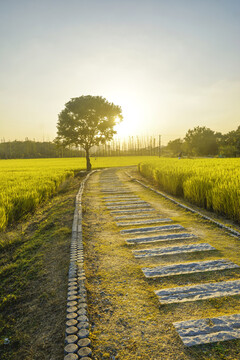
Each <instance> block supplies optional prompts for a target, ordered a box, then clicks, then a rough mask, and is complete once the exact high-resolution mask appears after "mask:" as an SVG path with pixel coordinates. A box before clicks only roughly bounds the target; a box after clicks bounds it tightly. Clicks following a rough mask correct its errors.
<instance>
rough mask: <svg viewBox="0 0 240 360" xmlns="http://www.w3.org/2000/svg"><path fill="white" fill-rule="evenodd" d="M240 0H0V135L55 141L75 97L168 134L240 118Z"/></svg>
mask: <svg viewBox="0 0 240 360" xmlns="http://www.w3.org/2000/svg"><path fill="white" fill-rule="evenodd" d="M239 18H240V0H148V1H146V0H145V1H142V0H121V1H120V0H85V1H84V0H68V1H66V0H47V1H46V0H38V1H36V0H21V1H19V0H8V1H7V0H0V44H1V46H0V139H5V141H8V140H15V139H17V140H24V139H25V138H29V139H35V140H40V141H42V140H53V139H54V137H55V136H56V125H57V121H58V114H59V113H60V112H61V111H62V110H63V109H64V105H65V103H67V102H68V101H69V100H70V99H71V98H74V97H78V96H81V95H93V96H95V95H98V96H103V97H104V98H106V99H107V100H108V101H110V102H113V103H114V104H116V105H120V106H121V107H122V113H123V116H124V120H123V122H122V123H121V124H120V125H119V126H118V135H119V136H125V137H127V136H133V135H149V136H152V135H156V136H157V135H161V136H162V143H163V144H165V145H166V144H167V142H168V141H169V140H173V139H176V138H179V137H180V138H183V137H184V136H185V134H186V132H187V131H188V129H193V128H194V127H195V126H206V127H209V128H211V129H212V130H214V131H220V132H222V133H227V132H228V131H231V130H234V129H236V128H237V127H238V126H239V125H240V21H239Z"/></svg>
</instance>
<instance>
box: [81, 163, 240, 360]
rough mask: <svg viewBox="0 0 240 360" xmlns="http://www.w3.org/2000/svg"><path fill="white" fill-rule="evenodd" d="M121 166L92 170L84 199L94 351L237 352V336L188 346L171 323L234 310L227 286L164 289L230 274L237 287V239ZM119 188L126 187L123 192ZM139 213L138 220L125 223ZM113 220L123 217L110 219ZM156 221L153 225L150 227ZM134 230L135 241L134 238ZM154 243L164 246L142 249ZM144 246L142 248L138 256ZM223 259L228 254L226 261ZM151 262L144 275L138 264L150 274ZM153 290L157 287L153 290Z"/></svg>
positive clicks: (151, 354) (109, 354) (141, 354)
mask: <svg viewBox="0 0 240 360" xmlns="http://www.w3.org/2000/svg"><path fill="white" fill-rule="evenodd" d="M124 171H125V170H124V169H119V170H118V169H117V170H114V169H111V170H105V171H101V172H99V173H96V174H94V175H93V176H92V177H91V178H90V180H89V182H88V184H87V187H86V190H85V196H84V199H83V206H84V223H83V225H84V226H83V236H84V245H85V256H86V278H87V282H86V287H87V291H88V306H89V318H90V322H91V341H92V348H93V354H94V356H93V357H94V359H163V360H164V359H167V360H173V359H174V360H175V359H179V360H180V359H181V360H184V359H238V358H239V354H240V341H239V340H231V341H225V342H217V343H211V344H205V345H198V346H193V347H187V346H185V345H184V344H183V342H182V340H181V338H180V336H179V334H178V332H177V331H176V328H175V327H174V325H173V323H175V322H182V321H187V320H195V319H202V318H215V317H220V316H225V315H231V314H237V313H239V312H240V305H239V298H240V296H239V295H234V296H232V293H231V291H232V287H231V289H230V290H229V289H228V291H227V292H226V293H225V296H222V294H220V295H221V296H218V295H217V294H216V293H215V295H214V296H209V297H207V298H204V299H202V300H197V299H196V298H192V299H190V300H191V301H186V299H185V298H184V297H183V298H182V300H180V295H179V294H178V295H177V298H175V300H174V301H172V300H171V301H169V291H170V288H173V289H175V288H178V287H184V286H188V287H189V286H193V285H196V286H201V285H202V286H205V285H204V284H207V285H209V284H210V283H211V284H213V285H214V284H219V283H224V284H225V282H229V283H228V284H227V285H229V284H230V282H233V285H234V286H235V285H237V288H239V285H238V284H239V283H238V282H236V281H239V278H240V276H239V275H240V271H239V268H236V267H235V266H236V265H240V261H239V239H238V238H236V237H233V236H230V235H229V234H227V233H226V232H224V231H223V230H221V229H219V228H217V227H216V226H214V225H212V224H210V223H209V222H207V221H205V220H203V219H201V218H200V217H199V216H196V215H194V214H190V213H189V212H186V211H184V210H183V209H179V208H178V207H177V206H176V205H174V204H172V203H170V202H169V201H167V200H166V199H163V198H161V197H160V196H158V195H156V194H154V193H153V192H151V191H149V190H147V189H144V188H143V187H141V186H140V185H138V184H136V183H134V182H132V181H131V180H130V179H129V177H127V176H126V174H125V172H124ZM131 172H132V173H134V170H131ZM111 189H112V190H111ZM126 189H127V190H128V191H130V192H128V193H126V192H125V191H126ZM133 196H134V197H135V198H134V197H133ZM131 197H132V198H131ZM139 201H141V202H139ZM142 201H145V202H146V203H147V204H144V203H142ZM130 204H131V205H130ZM143 209H145V210H143ZM133 217H134V218H133ZM151 219H155V220H156V221H155V223H154V222H151ZM143 220H144V221H145V224H144V223H142V224H141V223H138V224H135V223H131V224H129V225H126V222H129V223H130V222H132V221H138V222H143ZM146 220H147V223H146ZM161 220H163V221H162V222H161ZM169 220H171V221H169ZM119 222H121V223H123V222H125V223H123V224H121V225H120V226H117V223H119ZM176 225H177V226H179V228H177V227H176ZM155 226H157V227H158V228H156V229H155V231H153V227H155ZM161 226H165V228H161ZM181 227H183V228H181ZM142 228H143V229H142ZM149 228H151V229H149ZM129 229H131V231H129ZM136 229H138V231H136ZM139 229H142V230H139ZM163 229H164V231H163ZM181 234H185V235H184V236H182V237H181ZM186 234H188V235H186ZM169 235H170V236H169ZM150 237H152V238H154V239H153V240H154V242H153V240H151V239H150ZM156 237H158V239H156ZM139 238H140V241H139V240H136V239H139ZM143 238H144V239H145V240H142V239H143ZM149 239H150V240H149ZM205 244H207V245H208V246H207V245H205ZM190 245H191V246H192V248H193V249H194V246H195V247H196V246H199V245H200V249H198V251H196V249H195V251H193V250H191V252H190V250H189V246H190ZM170 246H172V247H175V250H174V251H175V253H174V251H173V250H172V248H171V249H170V250H171V251H172V252H173V253H171V254H167V253H166V252H167V251H170V250H169V247H170ZM183 246H184V248H181V247H183ZM156 248H157V249H158V250H157V251H160V252H164V251H165V254H160V255H159V254H158V256H149V250H150V249H154V250H153V251H156ZM212 248H214V249H212ZM179 249H180V250H179ZM133 250H134V251H136V252H135V253H134V252H133ZM139 250H145V252H144V253H143V252H137V251H139ZM200 250H202V251H200ZM150 251H152V250H150ZM134 254H135V256H134ZM143 254H145V255H146V254H147V256H144V257H140V256H141V255H143ZM155 255H156V254H155ZM226 259H227V260H228V261H230V262H227V263H226ZM215 260H221V261H220V262H216V261H215ZM222 260H223V261H224V264H223V263H222ZM199 261H204V262H205V263H204V267H205V270H203V268H201V267H200V270H199V269H198V267H199ZM213 261H215V262H213ZM206 262H207V263H206ZM209 262H210V263H209ZM185 263H188V266H187V267H186V266H185V265H186V264H185ZM193 263H194V264H195V265H194V264H193ZM196 263H197V265H196ZM175 264H177V265H179V264H184V267H185V268H184V269H181V271H180V270H179V267H178V266H176V265H175ZM189 264H190V270H189ZM229 264H230V265H229ZM232 264H233V265H232ZM201 266H203V264H202V263H201ZM155 267H160V269H157V276H156V269H154V277H146V276H144V272H143V271H142V269H144V268H147V269H150V271H149V270H147V271H145V274H147V276H149V274H150V276H151V275H152V270H153V268H155ZM163 267H165V268H163ZM206 267H207V268H206ZM211 267H212V268H211ZM219 267H220V268H219ZM197 269H198V270H197ZM159 271H160V272H159ZM161 272H162V273H161ZM164 272H165V274H164ZM159 274H160V275H159ZM166 274H167V275H168V276H166ZM233 285H232V286H233ZM234 286H233V287H234ZM166 289H167V290H166ZM188 289H189V288H188ZM163 290H164V291H165V292H166V291H167V295H166V294H165V293H163ZM238 290H239V289H237V292H236V293H238V294H239V292H238ZM155 291H156V292H157V291H160V292H159V293H157V295H158V296H157V295H156V293H155ZM165 295H166V296H165ZM170 295H171V294H170ZM216 295H217V296H216ZM164 299H165V300H164ZM166 299H167V301H166ZM176 299H177V300H176Z"/></svg>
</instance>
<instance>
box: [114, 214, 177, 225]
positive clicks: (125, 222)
mask: <svg viewBox="0 0 240 360" xmlns="http://www.w3.org/2000/svg"><path fill="white" fill-rule="evenodd" d="M145 218H146V216H145ZM171 221H172V220H171V219H168V218H166V219H164V218H159V219H147V220H136V221H124V222H117V223H116V225H117V226H136V225H146V224H158V223H163V222H171Z"/></svg>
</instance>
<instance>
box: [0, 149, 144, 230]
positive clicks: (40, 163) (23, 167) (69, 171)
mask: <svg viewBox="0 0 240 360" xmlns="http://www.w3.org/2000/svg"><path fill="white" fill-rule="evenodd" d="M143 158H144V159H149V158H148V157H140V156H139V157H137V156H136V157H102V158H92V159H91V162H92V166H93V169H94V168H95V169H96V168H103V167H112V166H128V165H137V164H138V163H139V162H140V161H141V160H142V159H143ZM85 163H86V160H85V158H63V159H24V160H0V230H4V229H5V228H6V227H7V225H8V224H11V223H14V222H15V221H17V220H19V219H21V218H23V217H24V216H26V215H27V214H28V213H30V212H34V210H35V209H36V208H37V207H38V206H39V205H40V204H41V203H43V202H44V201H46V200H48V199H49V198H51V197H52V196H53V195H54V194H56V193H57V191H58V189H59V186H60V184H62V183H63V182H64V181H65V180H66V179H67V178H69V177H71V176H74V174H75V173H76V172H77V171H79V170H82V169H85Z"/></svg>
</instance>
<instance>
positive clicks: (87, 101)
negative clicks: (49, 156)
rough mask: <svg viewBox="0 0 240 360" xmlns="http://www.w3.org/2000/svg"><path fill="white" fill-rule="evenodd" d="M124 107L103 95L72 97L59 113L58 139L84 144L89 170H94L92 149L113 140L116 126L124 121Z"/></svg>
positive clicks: (59, 141)
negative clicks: (90, 152) (90, 153)
mask: <svg viewBox="0 0 240 360" xmlns="http://www.w3.org/2000/svg"><path fill="white" fill-rule="evenodd" d="M122 118H123V117H122V109H121V107H120V106H118V105H114V104H113V103H109V102H108V101H107V100H106V99H105V98H103V97H101V96H90V95H87V96H80V97H76V98H72V99H71V100H70V101H69V102H67V103H66V104H65V108H64V109H63V110H62V111H61V113H60V114H59V116H58V124H57V138H56V142H57V143H59V144H62V145H64V146H67V145H75V146H81V147H82V148H83V149H84V150H85V152H86V162H87V170H91V162H90V156H89V150H90V148H91V147H92V146H94V145H99V144H104V143H105V142H106V141H109V140H111V139H112V137H113V135H114V134H116V131H115V130H114V129H113V128H114V126H115V125H116V124H117V123H118V122H120V121H121V120H122Z"/></svg>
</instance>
